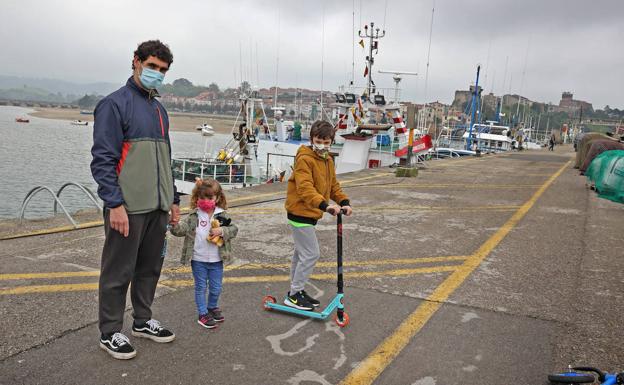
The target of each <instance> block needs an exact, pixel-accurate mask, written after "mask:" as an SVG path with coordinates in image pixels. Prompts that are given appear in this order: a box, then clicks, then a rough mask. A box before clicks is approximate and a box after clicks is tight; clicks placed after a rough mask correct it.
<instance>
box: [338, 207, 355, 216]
mask: <svg viewBox="0 0 624 385" xmlns="http://www.w3.org/2000/svg"><path fill="white" fill-rule="evenodd" d="M341 209H342V212H343V213H344V215H346V216H349V215H351V214H353V209H352V208H351V206H342V207H341Z"/></svg>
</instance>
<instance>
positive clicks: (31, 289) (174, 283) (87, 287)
mask: <svg viewBox="0 0 624 385" xmlns="http://www.w3.org/2000/svg"><path fill="white" fill-rule="evenodd" d="M457 268H458V266H433V267H420V268H413V269H396V270H385V271H363V272H347V273H345V274H344V275H345V278H351V279H353V278H366V277H399V276H408V275H414V274H431V273H444V272H452V271H455V270H457ZM311 278H312V279H317V280H332V279H335V278H336V274H333V273H332V274H330V273H325V274H312V276H311ZM289 280H290V276H289V275H260V276H248V277H225V278H224V279H223V281H224V282H226V283H252V282H287V281H289ZM158 285H159V286H166V287H170V288H171V287H186V286H192V285H193V280H191V279H182V280H163V281H160V282H159V283H158ZM97 288H98V283H97V282H93V283H77V284H64V285H33V286H18V287H12V288H1V289H0V295H15V294H31V293H58V292H71V291H91V290H97Z"/></svg>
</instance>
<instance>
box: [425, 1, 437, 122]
mask: <svg viewBox="0 0 624 385" xmlns="http://www.w3.org/2000/svg"><path fill="white" fill-rule="evenodd" d="M434 14H435V0H433V5H432V7H431V23H430V24H429V46H428V48H427V69H426V70H425V97H424V100H423V103H424V106H425V127H427V117H428V115H429V114H427V113H426V110H427V87H428V85H429V59H430V57H431V37H432V35H433V16H434Z"/></svg>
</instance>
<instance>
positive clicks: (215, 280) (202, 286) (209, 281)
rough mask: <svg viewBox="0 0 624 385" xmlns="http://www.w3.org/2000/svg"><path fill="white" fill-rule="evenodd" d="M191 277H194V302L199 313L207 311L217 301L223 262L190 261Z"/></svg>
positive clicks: (221, 280) (202, 313)
mask: <svg viewBox="0 0 624 385" xmlns="http://www.w3.org/2000/svg"><path fill="white" fill-rule="evenodd" d="M191 268H192V269H193V278H194V279H195V303H196V304H197V312H198V313H199V315H204V314H206V313H208V309H214V308H216V307H217V305H218V302H219V295H220V294H221V284H222V282H223V262H222V261H221V262H199V261H191ZM206 289H208V305H206Z"/></svg>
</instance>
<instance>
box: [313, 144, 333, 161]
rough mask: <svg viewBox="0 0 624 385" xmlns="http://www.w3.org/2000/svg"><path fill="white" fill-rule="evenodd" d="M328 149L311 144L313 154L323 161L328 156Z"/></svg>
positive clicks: (325, 146) (321, 145) (324, 146)
mask: <svg viewBox="0 0 624 385" xmlns="http://www.w3.org/2000/svg"><path fill="white" fill-rule="evenodd" d="M329 147H330V145H325V144H318V143H312V149H313V150H314V152H316V153H317V154H318V156H320V157H321V158H323V159H327V156H328V155H329Z"/></svg>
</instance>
